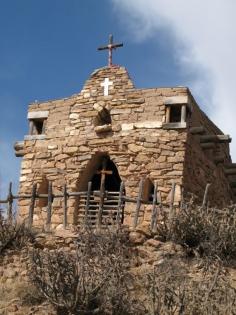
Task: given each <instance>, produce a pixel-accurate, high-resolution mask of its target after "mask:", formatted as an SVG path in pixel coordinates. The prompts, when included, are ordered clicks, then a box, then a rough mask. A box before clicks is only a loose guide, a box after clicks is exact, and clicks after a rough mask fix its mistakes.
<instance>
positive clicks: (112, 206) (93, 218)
mask: <svg viewBox="0 0 236 315" xmlns="http://www.w3.org/2000/svg"><path fill="white" fill-rule="evenodd" d="M119 195H120V193H119V192H107V191H105V192H104V196H103V198H102V202H103V204H102V205H101V192H100V191H93V192H91V193H90V196H89V200H88V196H81V197H80V198H79V205H78V226H80V227H81V226H84V225H85V224H86V225H88V226H89V227H95V226H99V225H100V226H107V225H112V224H116V223H117V221H119V222H120V223H122V222H123V210H124V204H123V205H121V204H120V200H119ZM101 207H102V208H101Z"/></svg>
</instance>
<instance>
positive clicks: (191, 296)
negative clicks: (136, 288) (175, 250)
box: [141, 261, 236, 315]
mask: <svg viewBox="0 0 236 315" xmlns="http://www.w3.org/2000/svg"><path fill="white" fill-rule="evenodd" d="M141 279H142V283H143V284H144V285H143V287H144V296H145V297H146V301H145V305H146V311H145V312H144V313H145V314H150V315H199V314H201V315H210V314H212V315H213V314H214V315H215V314H218V315H233V314H235V310H236V290H235V289H234V288H233V287H232V286H231V284H230V281H229V278H228V277H227V273H226V271H225V270H224V269H223V268H222V266H221V265H220V264H218V263H217V264H213V265H211V267H210V268H208V269H207V270H205V272H203V273H199V274H198V273H195V274H194V275H193V274H188V271H187V270H186V268H185V267H184V266H183V264H182V263H181V262H180V261H168V262H165V263H163V264H160V265H157V266H155V267H154V269H153V272H151V273H148V274H146V275H145V276H144V277H142V278H141ZM144 313H143V314H144Z"/></svg>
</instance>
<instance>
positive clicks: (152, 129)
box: [19, 67, 187, 227]
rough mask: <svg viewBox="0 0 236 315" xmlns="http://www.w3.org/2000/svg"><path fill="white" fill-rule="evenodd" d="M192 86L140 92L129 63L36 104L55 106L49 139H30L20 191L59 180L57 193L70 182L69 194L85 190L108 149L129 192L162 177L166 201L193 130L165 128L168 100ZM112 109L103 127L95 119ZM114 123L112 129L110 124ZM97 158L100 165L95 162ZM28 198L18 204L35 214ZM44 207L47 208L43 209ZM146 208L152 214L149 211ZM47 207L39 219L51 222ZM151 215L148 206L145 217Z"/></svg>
mask: <svg viewBox="0 0 236 315" xmlns="http://www.w3.org/2000/svg"><path fill="white" fill-rule="evenodd" d="M106 77H109V80H110V81H112V82H113V85H112V86H110V87H109V95H108V96H104V95H103V87H102V86H101V83H102V82H103V81H104V79H105V78H106ZM186 94H187V89H186V88H163V89H146V90H136V89H135V88H134V86H133V84H132V82H131V80H130V78H129V76H128V73H127V71H126V70H125V69H124V68H122V67H112V68H103V69H100V70H98V71H97V72H95V73H93V74H92V75H91V78H90V79H89V80H88V81H87V82H86V83H85V85H84V88H83V89H82V91H81V93H80V94H78V95H74V96H72V97H71V98H68V99H63V100H56V101H50V102H46V103H34V104H32V105H30V107H29V112H35V111H36V112H37V111H39V112H40V111H49V115H48V118H47V122H46V130H45V138H44V139H41V140H35V139H34V138H33V137H27V140H25V142H24V152H25V154H24V157H23V161H22V165H21V177H20V193H29V192H30V190H31V187H32V184H33V183H39V185H40V183H41V186H43V182H44V181H45V179H47V180H49V181H52V182H53V191H54V193H57V192H59V191H60V190H61V188H62V186H63V184H64V183H67V185H68V187H69V190H70V191H76V190H83V189H86V187H87V182H88V181H89V180H90V178H91V177H92V175H93V173H91V172H90V171H91V170H90V167H89V165H90V164H96V161H97V160H98V159H99V157H100V156H101V154H107V155H109V157H110V159H111V160H112V161H113V162H114V163H115V165H116V167H117V169H118V172H119V175H120V177H121V179H122V180H123V181H124V182H125V187H126V194H127V195H128V196H137V194H138V183H139V181H140V179H141V177H144V178H150V180H151V181H153V182H154V181H155V180H156V181H157V182H158V187H159V191H160V192H161V195H162V199H163V202H165V200H166V199H167V197H168V194H169V192H170V189H171V183H172V181H173V180H175V182H176V183H177V184H178V185H179V186H181V185H182V181H183V162H184V156H185V145H186V140H187V133H186V130H185V129H176V130H165V129H163V128H162V125H163V123H164V122H165V104H164V102H165V99H166V98H170V97H174V96H181V95H186ZM103 108H106V109H107V110H108V111H109V112H110V115H111V120H112V123H111V126H110V127H111V128H110V130H108V131H106V132H100V133H99V132H96V127H97V126H96V124H95V121H96V117H97V116H98V113H99V111H101V109H103ZM108 127H109V126H108ZM91 161H93V162H91ZM75 203H76V201H75V200H72V199H71V200H70V203H69V223H71V224H72V223H73V220H74V219H75V218H74V217H73V213H74V207H75ZM28 206H29V201H27V200H21V201H20V203H19V207H20V215H21V216H22V217H26V216H27V214H28ZM133 208H134V207H133V206H130V205H128V204H127V205H126V207H125V221H126V223H128V224H129V223H130V219H131V212H132V210H133ZM44 210H45V209H44ZM145 213H146V214H145ZM45 217H46V211H42V209H41V207H39V206H38V208H37V209H36V212H35V216H34V222H35V224H38V225H42V224H43V222H45ZM142 219H145V220H149V214H148V211H146V212H144V211H143V212H141V217H140V220H142ZM52 223H53V226H54V227H56V226H58V225H60V224H61V223H62V204H61V200H59V199H56V200H54V202H53V216H52Z"/></svg>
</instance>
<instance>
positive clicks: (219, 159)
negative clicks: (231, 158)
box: [214, 155, 225, 164]
mask: <svg viewBox="0 0 236 315" xmlns="http://www.w3.org/2000/svg"><path fill="white" fill-rule="evenodd" d="M224 161H225V156H224V155H219V156H215V157H214V162H215V163H216V164H219V163H224Z"/></svg>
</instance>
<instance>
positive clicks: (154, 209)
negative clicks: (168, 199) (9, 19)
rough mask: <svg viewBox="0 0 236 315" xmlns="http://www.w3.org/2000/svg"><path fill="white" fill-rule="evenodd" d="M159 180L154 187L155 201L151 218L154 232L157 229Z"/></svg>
mask: <svg viewBox="0 0 236 315" xmlns="http://www.w3.org/2000/svg"><path fill="white" fill-rule="evenodd" d="M157 187H158V186H157V182H156V184H155V187H154V192H153V203H152V218H151V230H152V231H153V232H156V231H157V203H158V200H157Z"/></svg>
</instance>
